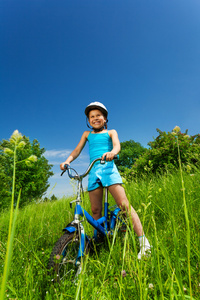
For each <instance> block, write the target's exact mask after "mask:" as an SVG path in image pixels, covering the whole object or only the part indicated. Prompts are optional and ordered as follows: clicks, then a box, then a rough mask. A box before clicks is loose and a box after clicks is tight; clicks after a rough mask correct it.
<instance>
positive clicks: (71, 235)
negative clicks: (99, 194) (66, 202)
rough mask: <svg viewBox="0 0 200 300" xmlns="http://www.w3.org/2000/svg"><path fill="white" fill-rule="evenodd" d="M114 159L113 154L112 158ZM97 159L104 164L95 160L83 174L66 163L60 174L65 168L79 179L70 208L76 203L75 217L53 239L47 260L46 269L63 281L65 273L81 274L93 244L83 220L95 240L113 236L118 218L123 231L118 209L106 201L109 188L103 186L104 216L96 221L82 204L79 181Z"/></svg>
mask: <svg viewBox="0 0 200 300" xmlns="http://www.w3.org/2000/svg"><path fill="white" fill-rule="evenodd" d="M115 158H116V157H115ZM98 161H100V163H101V164H104V163H105V161H104V160H102V159H101V158H97V159H95V160H94V161H93V162H92V163H91V164H90V165H89V167H88V169H87V170H86V172H85V173H83V174H82V175H79V174H78V173H77V172H76V171H75V170H74V169H72V168H71V167H70V166H69V165H65V169H64V171H63V172H62V173H61V176H62V175H63V174H64V173H65V172H66V171H67V172H68V176H69V177H70V178H71V179H75V180H77V181H78V186H77V198H76V199H75V200H73V201H71V202H70V208H72V204H73V203H75V204H76V205H75V210H74V220H73V221H72V222H70V223H69V224H68V225H67V226H66V227H65V228H64V229H63V231H64V232H65V233H64V235H63V236H61V237H60V238H59V240H58V241H57V242H56V244H55V246H54V248H53V250H52V252H51V255H50V259H49V263H48V269H53V272H55V274H56V281H62V280H64V279H65V278H66V277H67V276H69V275H72V276H73V277H77V276H78V275H79V274H80V273H81V269H82V264H83V258H84V256H85V255H86V254H87V253H88V250H89V247H90V246H91V245H92V243H93V240H92V239H91V238H90V236H89V235H87V234H86V233H85V228H84V225H83V222H84V221H85V219H86V220H87V222H88V223H89V224H90V225H92V226H93V227H94V237H93V239H94V240H95V241H98V238H99V236H100V237H106V236H108V235H112V234H113V232H114V230H115V227H116V223H117V221H119V222H120V223H121V225H122V227H123V229H122V231H124V230H125V223H124V221H123V220H122V218H121V216H120V212H121V209H120V208H119V207H117V205H115V206H113V208H114V209H113V210H111V209H109V208H108V206H109V203H108V188H107V187H105V188H104V189H105V193H104V216H103V217H101V218H100V219H98V220H95V219H93V217H92V216H91V215H90V214H89V213H88V212H87V211H86V210H85V209H84V208H83V207H82V206H81V202H82V200H81V191H82V190H83V188H82V180H83V178H84V177H86V176H87V175H88V174H89V172H90V170H91V169H92V167H93V166H94V164H95V163H96V162H98ZM71 170H73V171H75V173H76V175H74V176H73V175H72V173H71Z"/></svg>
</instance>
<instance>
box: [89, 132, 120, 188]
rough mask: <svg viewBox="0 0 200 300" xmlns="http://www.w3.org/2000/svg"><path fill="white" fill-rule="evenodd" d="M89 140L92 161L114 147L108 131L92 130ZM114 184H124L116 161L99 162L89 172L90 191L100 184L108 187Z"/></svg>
mask: <svg viewBox="0 0 200 300" xmlns="http://www.w3.org/2000/svg"><path fill="white" fill-rule="evenodd" d="M87 140H88V142H89V154H90V162H92V161H93V160H94V159H96V158H99V157H101V156H102V155H103V154H104V153H106V152H110V151H111V150H112V149H113V144H112V140H111V138H110V136H109V134H108V132H104V133H91V132H90V133H89V135H88V138H87ZM113 184H122V178H121V176H120V174H119V172H118V170H117V167H116V165H115V163H114V161H113V160H112V161H108V162H105V164H101V163H100V162H97V163H96V164H95V165H94V166H93V168H92V169H91V171H90V173H89V178H88V191H92V190H95V189H97V188H98V187H100V186H103V187H106V186H110V185H113Z"/></svg>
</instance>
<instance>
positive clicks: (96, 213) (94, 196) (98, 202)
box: [89, 187, 103, 220]
mask: <svg viewBox="0 0 200 300" xmlns="http://www.w3.org/2000/svg"><path fill="white" fill-rule="evenodd" d="M89 197H90V203H91V209H92V216H93V218H94V219H95V220H98V219H100V218H101V212H102V199H103V188H102V187H99V188H97V189H96V190H93V191H90V192H89Z"/></svg>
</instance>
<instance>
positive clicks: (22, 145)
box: [17, 141, 26, 149]
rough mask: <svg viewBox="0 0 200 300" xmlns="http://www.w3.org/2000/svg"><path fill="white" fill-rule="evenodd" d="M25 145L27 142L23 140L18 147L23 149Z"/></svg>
mask: <svg viewBox="0 0 200 300" xmlns="http://www.w3.org/2000/svg"><path fill="white" fill-rule="evenodd" d="M25 145H26V143H25V142H24V141H21V142H20V143H19V144H18V146H17V147H18V149H23V148H24V146H25Z"/></svg>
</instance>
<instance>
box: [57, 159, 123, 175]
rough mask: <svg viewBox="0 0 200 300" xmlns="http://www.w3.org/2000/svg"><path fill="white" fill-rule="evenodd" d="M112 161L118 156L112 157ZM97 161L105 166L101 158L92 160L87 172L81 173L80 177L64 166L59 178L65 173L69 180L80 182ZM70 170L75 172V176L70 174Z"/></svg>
mask: <svg viewBox="0 0 200 300" xmlns="http://www.w3.org/2000/svg"><path fill="white" fill-rule="evenodd" d="M114 159H118V155H115V156H114ZM97 161H100V163H101V164H105V162H106V161H105V160H102V158H101V157H100V158H96V159H95V160H93V161H92V162H91V164H90V165H89V167H88V168H87V170H86V171H85V173H83V174H82V175H78V173H77V172H76V171H75V170H74V169H72V168H71V167H70V166H69V165H67V164H66V165H65V166H64V168H65V169H64V170H63V172H62V173H61V176H62V175H63V174H64V173H65V172H66V171H67V173H68V176H69V177H70V178H72V179H76V180H79V181H80V180H81V179H82V178H84V177H86V176H87V175H88V174H89V172H90V170H91V169H92V167H93V166H94V164H95V163H96V162H97ZM71 170H74V171H75V172H76V175H74V176H73V175H72V174H71Z"/></svg>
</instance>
